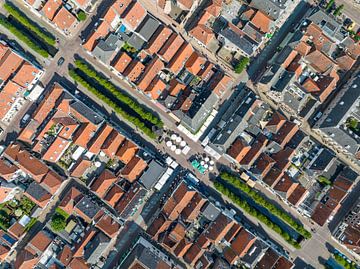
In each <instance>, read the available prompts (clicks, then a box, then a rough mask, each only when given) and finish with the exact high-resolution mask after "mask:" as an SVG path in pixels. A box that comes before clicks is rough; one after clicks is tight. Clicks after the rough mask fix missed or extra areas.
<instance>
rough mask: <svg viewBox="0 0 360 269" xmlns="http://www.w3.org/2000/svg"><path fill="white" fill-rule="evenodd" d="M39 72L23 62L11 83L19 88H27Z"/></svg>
mask: <svg viewBox="0 0 360 269" xmlns="http://www.w3.org/2000/svg"><path fill="white" fill-rule="evenodd" d="M40 72H41V71H40V69H38V68H37V67H35V66H33V65H32V64H30V63H28V62H23V64H22V65H21V67H20V69H18V71H17V72H16V74H15V76H14V77H13V78H12V81H14V82H15V83H16V84H18V85H20V86H21V87H24V88H27V87H28V86H29V85H30V84H31V83H33V81H34V79H35V77H36V76H37V75H39V74H40Z"/></svg>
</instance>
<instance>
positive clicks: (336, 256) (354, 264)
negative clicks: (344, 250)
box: [334, 253, 358, 269]
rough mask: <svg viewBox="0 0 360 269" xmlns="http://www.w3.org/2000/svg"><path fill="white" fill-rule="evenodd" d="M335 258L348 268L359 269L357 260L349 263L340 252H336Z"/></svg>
mask: <svg viewBox="0 0 360 269" xmlns="http://www.w3.org/2000/svg"><path fill="white" fill-rule="evenodd" d="M334 258H335V260H336V261H337V262H338V263H339V264H340V265H341V266H343V267H344V268H346V269H357V268H358V267H357V266H356V263H355V262H351V263H349V262H348V261H347V260H346V259H345V258H344V257H343V256H341V255H340V254H338V253H336V254H334Z"/></svg>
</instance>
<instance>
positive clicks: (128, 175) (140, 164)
mask: <svg viewBox="0 0 360 269" xmlns="http://www.w3.org/2000/svg"><path fill="white" fill-rule="evenodd" d="M146 167H147V163H146V162H145V161H144V160H143V159H141V158H139V157H136V156H135V157H133V158H132V159H131V160H130V161H129V162H128V164H127V165H126V166H125V167H124V169H123V170H122V171H121V175H122V176H123V177H124V178H125V179H127V180H128V181H129V182H134V181H135V180H136V179H137V178H138V177H139V176H140V175H141V173H142V172H143V171H144V170H145V168H146Z"/></svg>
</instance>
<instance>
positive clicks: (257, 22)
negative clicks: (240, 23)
mask: <svg viewBox="0 0 360 269" xmlns="http://www.w3.org/2000/svg"><path fill="white" fill-rule="evenodd" d="M250 21H251V23H252V24H253V25H254V26H255V27H256V28H258V29H259V30H260V32H262V33H268V32H269V31H270V25H271V23H272V20H271V19H270V18H269V17H268V16H266V15H265V14H264V13H263V12H261V11H260V10H257V11H256V13H255V15H254V16H253V17H252V18H251V20H250Z"/></svg>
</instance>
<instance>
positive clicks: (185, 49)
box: [167, 43, 194, 74]
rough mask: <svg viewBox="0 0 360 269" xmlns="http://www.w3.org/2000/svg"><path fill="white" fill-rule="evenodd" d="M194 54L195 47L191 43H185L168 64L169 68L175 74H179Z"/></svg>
mask: <svg viewBox="0 0 360 269" xmlns="http://www.w3.org/2000/svg"><path fill="white" fill-rule="evenodd" d="M193 52H194V49H193V47H192V46H191V44H190V43H184V44H183V45H182V46H181V47H180V48H179V50H178V51H177V52H176V54H175V55H174V57H172V59H171V61H170V62H169V64H168V66H167V67H168V68H169V69H170V70H171V71H172V72H173V73H174V74H177V73H178V72H179V71H180V70H181V69H182V67H183V66H184V65H185V63H186V61H187V60H188V59H189V58H190V56H191V55H192V53H193Z"/></svg>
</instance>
